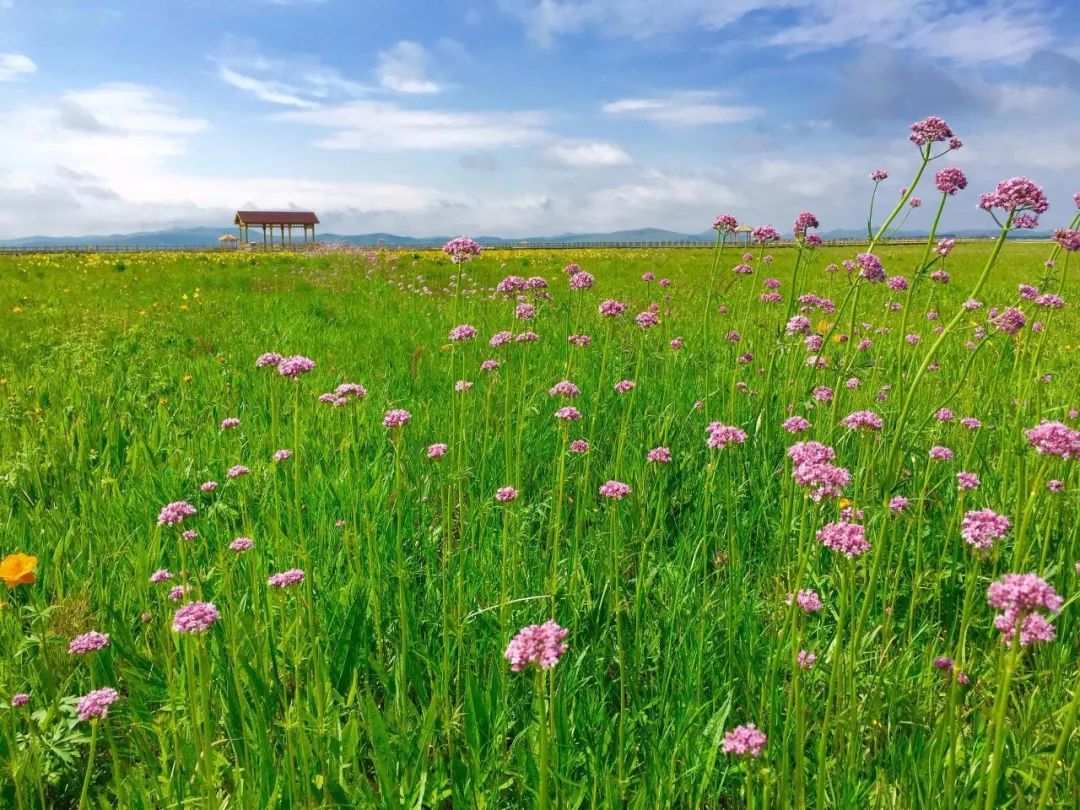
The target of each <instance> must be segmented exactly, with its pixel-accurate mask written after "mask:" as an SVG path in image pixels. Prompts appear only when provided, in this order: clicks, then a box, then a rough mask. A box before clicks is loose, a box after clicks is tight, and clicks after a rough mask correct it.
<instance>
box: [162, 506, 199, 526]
mask: <svg viewBox="0 0 1080 810" xmlns="http://www.w3.org/2000/svg"><path fill="white" fill-rule="evenodd" d="M194 514H195V507H194V506H192V505H191V504H190V503H188V502H187V501H173V502H172V503H168V504H165V506H163V507H161V513H160V514H159V515H158V519H157V522H158V526H178V525H179V524H181V523H183V521H184V518H188V517H191V516H192V515H194Z"/></svg>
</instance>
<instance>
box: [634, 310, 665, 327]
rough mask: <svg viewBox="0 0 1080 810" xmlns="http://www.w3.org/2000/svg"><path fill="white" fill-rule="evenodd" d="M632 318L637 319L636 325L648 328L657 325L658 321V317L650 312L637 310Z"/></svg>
mask: <svg viewBox="0 0 1080 810" xmlns="http://www.w3.org/2000/svg"><path fill="white" fill-rule="evenodd" d="M634 320H635V321H637V325H638V326H640V327H641V328H642V329H649V328H651V327H653V326H657V325H658V324H659V323H660V319H659V318H657V317H656V315H655V313H652V312H639V313H638V314H637V315H636V316H635V317H634Z"/></svg>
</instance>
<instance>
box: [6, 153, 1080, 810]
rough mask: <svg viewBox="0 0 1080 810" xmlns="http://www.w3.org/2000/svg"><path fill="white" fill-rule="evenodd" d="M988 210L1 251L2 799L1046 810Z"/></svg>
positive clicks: (1055, 262) (1051, 636) (1047, 304)
mask: <svg viewBox="0 0 1080 810" xmlns="http://www.w3.org/2000/svg"><path fill="white" fill-rule="evenodd" d="M920 154H923V157H924V160H923V165H924V166H925V164H926V162H927V159H928V155H929V153H928V152H925V153H924V152H923V151H922V150H921V149H920ZM912 189H913V190H914V184H913V185H912ZM965 193H966V194H967V195H968V197H970V196H971V192H970V191H968V192H963V191H961V192H960V195H959V196H960V199H961V200H963V195H964V194H965ZM910 194H911V192H906V196H902V197H901V202H900V204H898V205H897V209H896V210H894V212H893V216H894V217H895V216H896V215H897V214H898V212H899V211H900V210H901V208H902V206H903V205H904V204H905V203H907V202H908V197H909V196H910ZM925 196H927V197H929V196H930V194H929V193H926V194H925ZM952 196H953V195H952V194H949V193H947V192H943V193H942V195H941V202H942V205H943V206H944V204H945V202H946V201H951V200H952ZM935 201H936V198H935ZM950 204H970V199H967V200H966V201H962V202H958V203H950ZM879 207H880V203H879ZM1024 210H1025V209H1024V207H1023V206H1022V205H1021V206H1019V207H1016V208H1014V209H1010V210H1008V211H1007V213H1006V214H1005V215H1003V219H1004V222H1005V228H1004V229H1003V231H1002V237H1001V239H999V240H996V241H994V240H985V241H963V240H961V241H957V242H956V244H955V245H945V246H942V244H940V243H939V238H938V237H935V236H933V235H932V236H931V239H930V240H929V241H927V243H926V244H925V245H895V244H890V243H889V242H888V240H887V238H886V236H885V233H884V228H882V233H879V234H877V236H878V238H877V239H875V240H874V243H873V244H872V245H869V246H862V247H825V246H822V247H816V246H815V245H814V241H815V240H813V239H812V238H811V230H812V229H813V228H814V227H816V226H815V225H811V224H809V220H807V219H802V226H803V227H802V229H801V231H799V232H798V234H797V236H798V238H797V241H796V242H795V243H793V244H791V243H789V244H782V245H781V244H773V243H772V242H771V239H770V238H768V234H766V233H762V234H759V235H762V236H765V237H766V238H764V239H761V240H759V241H758V242H756V243H755V244H753V245H752V246H750V247H749V248H747V247H744V246H741V245H740V246H735V245H732V244H731V240H732V238H733V237H731V236H730V234H729V231H728V230H727V229H728V228H729V224H728V221H727V220H724V219H723V218H722V217H721V218H719V219H718V221H717V222H718V226H717V227H718V230H717V247H716V248H715V249H704V248H703V249H700V250H699V249H670V250H664V249H655V250H598V249H591V250H582V251H577V252H567V251H517V250H515V251H498V250H487V251H484V252H483V253H480V254H479V255H473V253H472V250H473V249H472V248H470V247H469V246H468V245H467V244H465V243H461V244H459V245H458V247H457V249H456V251H455V249H454V248H451V249H450V252H449V254H447V253H443V252H437V251H430V252H417V253H413V252H410V251H390V250H373V251H356V250H332V249H326V250H322V251H318V252H314V253H244V252H237V253H220V252H219V253H207V254H172V255H158V254H154V255H150V254H144V255H127V256H113V255H110V256H101V255H85V256H74V255H71V256H63V255H49V256H45V255H26V256H18V257H3V258H0V307H2V309H0V483H2V490H0V492H2V498H0V556H5V555H7V556H6V557H5V559H4V563H3V567H2V568H0V574H2V575H3V577H4V583H5V585H6V586H7V587H6V588H5V589H4V593H3V599H4V605H3V609H2V610H0V638H2V639H3V648H2V649H3V654H2V656H0V695H2V696H3V707H2V708H0V732H2V733H0V804H2V805H3V806H5V807H18V808H33V807H76V806H82V807H101V808H106V807H124V808H128V807H131V808H156V807H180V806H190V807H214V808H217V807H243V808H249V807H250V808H271V807H372V808H398V807H409V808H423V807H431V808H449V807H454V808H521V807H531V806H538V807H545V808H546V807H559V808H586V807H632V808H659V807H687V808H735V807H753V808H766V807H776V808H784V807H817V808H933V807H950V808H951V807H980V808H992V807H1006V806H1008V807H1032V808H1034V807H1038V808H1049V807H1055V808H1070V807H1076V806H1080V755H1078V749H1077V746H1076V736H1077V732H1076V731H1075V728H1076V720H1077V712H1078V709H1080V669H1078V663H1077V662H1078V657H1077V652H1078V647H1077V642H1078V633H1080V624H1078V620H1077V610H1076V606H1075V605H1073V604H1072V602H1073V601H1075V595H1076V594H1077V593H1078V592H1080V590H1078V581H1080V574H1078V571H1080V567H1078V566H1080V563H1078V562H1077V561H1078V560H1080V529H1078V520H1077V517H1078V505H1080V497H1078V496H1080V475H1078V471H1077V466H1078V462H1077V460H1076V458H1077V456H1078V455H1080V433H1078V432H1077V430H1076V428H1077V426H1078V414H1077V410H1076V409H1078V408H1080V352H1078V351H1077V349H1078V347H1080V318H1078V316H1077V314H1076V308H1075V306H1072V305H1071V302H1072V299H1073V298H1074V297H1075V295H1076V293H1077V285H1078V282H1077V280H1076V278H1075V277H1074V276H1075V273H1076V268H1075V267H1073V268H1070V267H1069V259H1070V257H1072V258H1073V265H1075V257H1073V255H1072V251H1071V250H1067V249H1064V239H1063V240H1059V242H1052V241H1042V242H1038V241H1029V240H1016V239H1014V238H1011V236H1013V235H1015V234H1013V224H1014V218H1015V217H1016V216H1022V215H1023V213H1022V212H1023V211H1024ZM1076 213H1077V212H1076V210H1075V209H1073V208H1071V207H1070V210H1067V211H1065V212H1064V213H1062V212H1061V211H1060V210H1054V209H1051V210H1050V211H1049V212H1048V213H1047V214H1045V215H1044V216H1045V217H1046V218H1047V219H1049V218H1051V217H1056V219H1055V222H1058V223H1059V224H1060V225H1061V226H1062V227H1064V226H1065V225H1067V224H1069V223H1070V222H1071V223H1072V227H1073V228H1075V227H1076V221H1075V216H1076ZM901 215H902V214H901ZM801 216H802V215H801ZM947 220H948V211H947V210H946V214H945V216H944V218H943V219H942V223H943V225H942V227H944V224H945V223H947ZM890 221H891V220H890ZM935 224H936V221H935ZM796 230H797V231H798V227H797V228H796ZM1007 235H1008V237H1009V238H1007ZM744 253H746V254H748V255H747V256H745V257H744V255H743V254H744ZM867 256H869V257H870V258H866V257H867ZM1048 259H1049V260H1051V261H1050V262H1049V265H1050V266H1048V262H1047V260H1048ZM845 261H846V262H848V263H849V266H845V264H844V262H845ZM571 262H572V263H573V265H574V266H571V267H570V268H569V270H568V269H567V265H568V264H570V263H571ZM733 268H734V269H733ZM897 279H903V281H899V280H897ZM1023 285H1030V287H1038V288H1039V289H1038V290H1037V291H1034V292H1033V291H1032V290H1031V289H1028V288H1027V287H1026V286H1023ZM971 299H977V302H978V304H979V305H978V306H975V304H973V303H971ZM1062 299H1063V300H1062ZM965 302H968V303H967V304H966V305H965ZM1064 302H1068V303H1067V304H1066V303H1064ZM1062 304H1064V305H1062ZM493 344H495V345H493ZM271 353H274V354H277V355H280V357H275V356H268V355H270V354H271ZM283 358H284V359H283ZM303 358H309V359H310V360H311V361H313V362H312V363H308V362H305V361H304V360H303ZM260 359H261V363H258V362H257V361H260ZM491 361H494V362H491ZM350 384H351V385H350ZM1044 422H1046V423H1050V424H1049V425H1044V424H1043V423H1044ZM1040 425H1042V427H1039V426H1040ZM1033 428H1035V429H1036V430H1035V431H1033V432H1032V429H1033ZM280 451H288V452H280ZM247 541H250V542H247ZM19 555H28V556H19ZM30 557H33V558H36V559H33V560H30ZM1011 575H1030V576H1022V577H1012V578H1010V576H1011ZM995 583H996V584H995ZM1002 617H1004V618H1002ZM548 621H553V622H554V623H556V625H557V626H556V625H552V624H547V625H545V622H548ZM530 626H532V627H530ZM523 628H525V630H522V629H523ZM519 631H521V635H520V636H519ZM106 635H107V637H105V636H106ZM1010 638H1011V639H1014V640H1013V642H1012V643H1007V642H1006V639H1010ZM512 639H514V643H513V644H511V640H512ZM1018 642H1019V643H1018ZM508 645H509V647H508ZM110 690H114V691H110ZM87 695H90V697H89V698H87V697H85V696H87ZM15 697H18V699H17V700H13V698H15Z"/></svg>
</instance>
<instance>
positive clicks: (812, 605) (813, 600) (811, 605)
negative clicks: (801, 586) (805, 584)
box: [788, 589, 825, 613]
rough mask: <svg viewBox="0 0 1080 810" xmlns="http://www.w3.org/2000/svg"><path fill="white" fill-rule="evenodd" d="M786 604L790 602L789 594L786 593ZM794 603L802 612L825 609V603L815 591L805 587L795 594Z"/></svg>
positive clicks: (815, 611) (814, 611)
mask: <svg viewBox="0 0 1080 810" xmlns="http://www.w3.org/2000/svg"><path fill="white" fill-rule="evenodd" d="M788 604H789V605H790V604H791V594H788ZM795 604H797V605H798V606H799V610H801V611H802V612H803V613H817V612H819V611H821V610H824V609H825V603H824V602H822V601H821V597H820V596H818V594H817V591H814V590H810V589H805V590H801V591H799V592H798V593H797V594H795Z"/></svg>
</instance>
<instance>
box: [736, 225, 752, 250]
mask: <svg viewBox="0 0 1080 810" xmlns="http://www.w3.org/2000/svg"><path fill="white" fill-rule="evenodd" d="M753 233H754V229H753V228H751V227H750V226H749V225H746V224H741V225H738V226H736V228H735V244H736V245H737V244H739V239H740V237H744V238H745V239H746V244H747V245H749V244H750V239H751V234H753Z"/></svg>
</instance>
